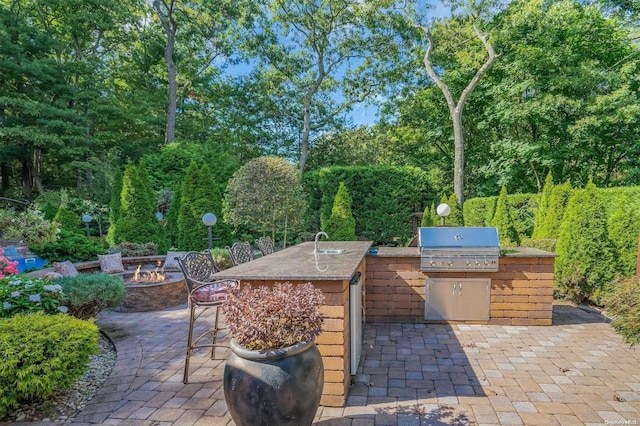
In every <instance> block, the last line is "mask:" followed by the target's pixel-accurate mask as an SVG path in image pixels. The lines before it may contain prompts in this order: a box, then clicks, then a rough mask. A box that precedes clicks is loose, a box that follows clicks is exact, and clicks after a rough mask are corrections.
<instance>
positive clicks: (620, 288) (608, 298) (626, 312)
mask: <svg viewBox="0 0 640 426" xmlns="http://www.w3.org/2000/svg"><path fill="white" fill-rule="evenodd" d="M603 303H604V306H605V309H606V312H607V315H609V316H611V317H613V321H611V326H612V327H613V328H614V329H615V330H616V332H617V333H618V334H620V335H622V339H623V340H624V342H625V343H628V344H629V345H631V346H634V345H636V344H638V343H640V277H628V278H623V279H618V280H616V281H614V282H612V283H611V284H610V285H609V286H608V288H607V293H606V295H605V296H604V297H603Z"/></svg>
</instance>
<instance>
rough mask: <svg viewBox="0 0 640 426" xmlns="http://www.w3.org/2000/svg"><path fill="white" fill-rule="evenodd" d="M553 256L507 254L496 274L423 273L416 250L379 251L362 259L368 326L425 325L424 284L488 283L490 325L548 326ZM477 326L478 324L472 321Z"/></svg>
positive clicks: (530, 251) (536, 252) (531, 252)
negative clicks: (434, 281) (483, 280)
mask: <svg viewBox="0 0 640 426" xmlns="http://www.w3.org/2000/svg"><path fill="white" fill-rule="evenodd" d="M555 257H556V255H555V254H553V253H549V252H545V251H542V250H538V249H533V248H518V249H517V250H516V249H514V250H513V251H511V250H507V254H505V255H502V256H500V261H499V269H498V271H497V272H423V271H420V253H419V252H418V248H416V247H380V248H379V251H378V254H377V255H375V256H371V255H370V256H367V257H366V276H367V280H366V281H365V294H366V303H365V313H366V320H367V322H410V323H420V322H427V321H426V320H425V319H424V310H425V299H426V294H425V282H426V279H427V278H447V279H449V278H451V279H456V278H490V279H491V293H490V305H489V321H488V322H487V321H485V323H489V324H504V325H551V319H552V309H553V267H554V261H555ZM474 322H476V323H478V322H480V323H481V321H474Z"/></svg>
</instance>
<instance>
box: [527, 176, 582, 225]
mask: <svg viewBox="0 0 640 426" xmlns="http://www.w3.org/2000/svg"><path fill="white" fill-rule="evenodd" d="M573 192H574V191H573V189H572V188H571V183H569V182H568V181H567V182H565V183H563V184H560V185H556V186H554V187H553V189H552V190H551V196H550V197H549V208H548V212H547V213H546V214H545V216H544V222H543V223H542V225H541V226H540V229H539V230H538V233H537V234H536V235H537V238H558V235H559V232H560V225H561V224H562V218H563V217H564V214H565V210H566V209H567V205H568V204H569V200H570V199H571V196H572V195H573Z"/></svg>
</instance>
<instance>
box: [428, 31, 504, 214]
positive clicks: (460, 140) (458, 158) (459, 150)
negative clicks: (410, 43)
mask: <svg viewBox="0 0 640 426" xmlns="http://www.w3.org/2000/svg"><path fill="white" fill-rule="evenodd" d="M417 27H418V28H420V29H421V30H422V31H423V32H424V34H425V35H426V36H427V41H428V43H429V45H428V46H427V52H426V53H425V54H424V66H425V68H426V70H427V73H428V74H429V77H431V79H432V80H433V82H434V83H435V84H436V86H438V88H439V89H440V90H441V91H442V94H443V95H444V97H445V98H446V100H447V106H448V107H449V116H450V117H451V122H452V124H453V138H454V149H455V151H454V164H453V187H454V192H455V194H456V198H457V199H458V204H460V206H462V204H463V203H464V134H463V132H462V110H463V109H464V104H465V102H466V101H467V99H468V98H469V95H471V92H473V89H475V88H476V86H477V85H478V83H479V82H480V79H481V78H482V76H484V74H486V72H487V71H489V68H491V65H493V62H494V61H495V60H496V59H497V58H498V55H496V52H495V50H494V49H493V46H492V45H491V44H490V43H489V41H488V39H489V37H488V36H487V35H486V34H484V33H483V32H482V31H481V30H480V29H479V28H478V27H477V26H476V25H475V24H474V25H473V30H474V31H475V33H476V36H477V37H478V39H480V41H481V42H482V44H483V46H484V47H485V49H486V50H487V53H488V54H489V58H488V59H487V60H486V61H485V63H484V64H483V65H482V66H481V67H480V69H479V70H478V71H477V72H476V74H475V75H474V76H473V78H472V79H471V81H470V82H469V84H468V85H467V87H465V89H464V90H463V91H462V93H461V94H460V98H459V99H458V101H457V102H456V100H455V99H454V97H453V94H452V93H451V90H449V87H448V86H447V85H446V84H444V82H443V81H442V80H441V79H440V77H439V76H438V74H437V73H436V71H435V70H434V68H433V65H432V64H431V54H432V53H433V36H432V35H431V30H430V29H429V28H428V27H425V26H423V25H417Z"/></svg>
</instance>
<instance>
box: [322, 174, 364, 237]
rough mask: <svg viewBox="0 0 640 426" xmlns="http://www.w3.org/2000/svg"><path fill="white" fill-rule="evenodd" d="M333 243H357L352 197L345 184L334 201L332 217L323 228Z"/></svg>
mask: <svg viewBox="0 0 640 426" xmlns="http://www.w3.org/2000/svg"><path fill="white" fill-rule="evenodd" d="M323 229H324V231H325V232H326V233H327V234H329V239H330V240H333V241H355V240H356V220H355V219H354V218H353V213H352V212H351V197H349V191H348V190H347V187H346V185H345V184H344V182H340V186H339V187H338V192H337V193H336V198H335V199H334V200H333V208H332V209H331V216H329V219H328V220H327V221H326V222H325V224H324V226H323Z"/></svg>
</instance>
